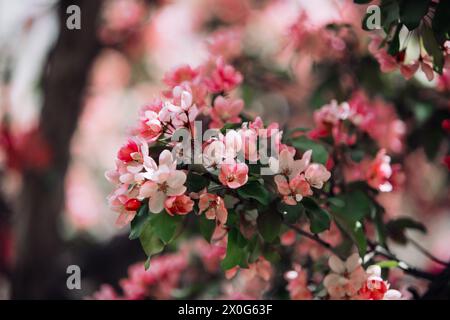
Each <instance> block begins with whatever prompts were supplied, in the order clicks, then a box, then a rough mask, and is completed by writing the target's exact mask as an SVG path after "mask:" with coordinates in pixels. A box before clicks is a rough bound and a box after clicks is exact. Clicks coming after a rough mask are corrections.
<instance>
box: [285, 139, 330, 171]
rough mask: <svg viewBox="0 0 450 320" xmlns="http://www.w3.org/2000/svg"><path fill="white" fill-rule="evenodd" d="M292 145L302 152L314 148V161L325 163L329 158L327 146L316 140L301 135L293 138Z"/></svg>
mask: <svg viewBox="0 0 450 320" xmlns="http://www.w3.org/2000/svg"><path fill="white" fill-rule="evenodd" d="M292 145H293V146H294V147H295V148H296V149H299V150H300V151H302V152H305V151H307V150H310V149H311V150H312V159H313V161H314V162H318V163H322V164H325V163H326V162H327V160H328V151H327V149H325V147H324V146H323V145H322V144H321V143H319V142H316V141H313V140H311V139H308V138H307V137H305V136H300V137H296V138H293V139H292Z"/></svg>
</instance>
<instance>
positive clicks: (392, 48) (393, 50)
mask: <svg viewBox="0 0 450 320" xmlns="http://www.w3.org/2000/svg"><path fill="white" fill-rule="evenodd" d="M402 27H403V24H401V23H399V24H398V25H397V27H396V28H395V33H394V36H393V37H392V39H391V40H389V42H388V43H389V45H388V48H387V52H388V53H389V54H390V55H391V56H395V55H396V54H397V53H398V52H399V50H400V30H401V29H402Z"/></svg>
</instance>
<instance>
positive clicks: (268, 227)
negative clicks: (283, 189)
mask: <svg viewBox="0 0 450 320" xmlns="http://www.w3.org/2000/svg"><path fill="white" fill-rule="evenodd" d="M281 221H282V218H281V215H280V214H279V213H278V212H276V211H267V212H262V213H260V214H259V215H258V220H257V224H258V231H259V233H260V234H261V236H262V237H263V239H264V240H265V241H267V242H269V243H270V242H273V241H275V239H276V238H277V237H278V236H279V235H280V231H281Z"/></svg>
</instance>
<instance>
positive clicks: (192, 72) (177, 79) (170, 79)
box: [163, 64, 199, 88]
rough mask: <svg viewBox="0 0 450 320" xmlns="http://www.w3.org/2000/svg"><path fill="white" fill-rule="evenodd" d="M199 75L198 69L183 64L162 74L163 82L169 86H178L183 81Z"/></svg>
mask: <svg viewBox="0 0 450 320" xmlns="http://www.w3.org/2000/svg"><path fill="white" fill-rule="evenodd" d="M198 75H199V70H198V69H193V68H191V66H189V65H187V64H185V65H181V66H179V67H176V68H174V69H173V70H171V71H169V72H167V73H166V74H165V75H164V79H163V81H164V83H165V84H166V85H168V86H169V87H171V88H174V87H176V86H179V85H181V84H183V83H185V82H190V81H192V80H193V79H195V78H196V77H197V76H198Z"/></svg>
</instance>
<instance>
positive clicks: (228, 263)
mask: <svg viewBox="0 0 450 320" xmlns="http://www.w3.org/2000/svg"><path fill="white" fill-rule="evenodd" d="M245 242H246V240H245V238H244V237H243V236H242V234H241V233H240V231H239V230H238V229H236V228H232V229H231V230H230V231H229V232H228V245H227V253H226V256H225V258H224V259H223V260H222V262H221V266H222V269H224V270H229V269H231V268H233V267H235V266H240V267H244V268H245V267H247V258H248V253H247V250H245V249H246V248H245V247H243V246H242V244H243V243H245Z"/></svg>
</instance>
